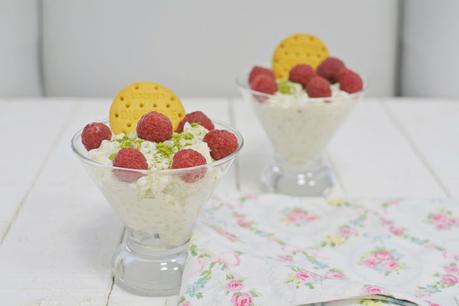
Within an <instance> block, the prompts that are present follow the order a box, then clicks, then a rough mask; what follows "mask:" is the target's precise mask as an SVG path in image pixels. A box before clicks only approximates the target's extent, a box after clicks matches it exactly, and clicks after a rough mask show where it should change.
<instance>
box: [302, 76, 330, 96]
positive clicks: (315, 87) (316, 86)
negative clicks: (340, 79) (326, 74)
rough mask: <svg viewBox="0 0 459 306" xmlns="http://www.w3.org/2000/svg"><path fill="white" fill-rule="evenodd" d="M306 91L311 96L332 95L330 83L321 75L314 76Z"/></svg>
mask: <svg viewBox="0 0 459 306" xmlns="http://www.w3.org/2000/svg"><path fill="white" fill-rule="evenodd" d="M306 92H307V93H308V96H310V97H311V98H322V97H330V96H331V88H330V83H329V82H328V81H327V80H326V79H324V78H323V77H321V76H316V77H313V78H312V79H311V80H310V81H309V83H308V86H306Z"/></svg>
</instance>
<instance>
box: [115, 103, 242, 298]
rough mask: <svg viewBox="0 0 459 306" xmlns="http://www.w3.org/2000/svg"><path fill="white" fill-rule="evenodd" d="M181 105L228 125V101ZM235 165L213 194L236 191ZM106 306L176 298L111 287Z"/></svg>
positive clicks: (189, 110) (188, 110) (190, 110)
mask: <svg viewBox="0 0 459 306" xmlns="http://www.w3.org/2000/svg"><path fill="white" fill-rule="evenodd" d="M183 104H184V106H185V108H186V110H187V112H192V111H198V110H199V111H202V112H204V113H205V114H206V115H207V116H209V117H210V118H211V119H213V120H216V121H220V122H223V123H230V119H231V118H230V113H229V101H228V100H226V99H211V98H207V99H184V101H183ZM235 168H236V165H233V167H232V168H231V169H230V170H229V172H228V173H227V174H226V176H225V177H223V178H222V180H221V182H220V183H219V185H218V186H217V188H216V190H215V193H216V194H218V195H221V196H225V195H230V194H232V193H234V192H235V191H236V175H235V173H236V170H235ZM108 305H111V306H121V305H126V306H127V305H129V306H130V305H136V306H154V305H177V296H171V297H167V298H145V297H138V296H135V295H132V294H130V293H128V292H126V291H124V290H123V289H121V288H118V287H116V286H115V287H113V290H112V292H111V294H110V298H109V302H108Z"/></svg>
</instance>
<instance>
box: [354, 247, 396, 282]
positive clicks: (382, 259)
mask: <svg viewBox="0 0 459 306" xmlns="http://www.w3.org/2000/svg"><path fill="white" fill-rule="evenodd" d="M401 257H402V255H401V254H400V253H399V252H397V251H396V250H393V249H392V250H388V249H385V248H376V249H373V250H371V251H369V252H367V253H365V254H363V256H362V257H361V258H360V260H359V264H360V265H363V266H364V267H367V268H368V269H371V270H374V271H377V272H380V273H382V274H384V275H385V276H388V275H390V274H392V273H398V272H400V270H402V269H403V268H404V266H403V265H402V264H401V263H400V259H401Z"/></svg>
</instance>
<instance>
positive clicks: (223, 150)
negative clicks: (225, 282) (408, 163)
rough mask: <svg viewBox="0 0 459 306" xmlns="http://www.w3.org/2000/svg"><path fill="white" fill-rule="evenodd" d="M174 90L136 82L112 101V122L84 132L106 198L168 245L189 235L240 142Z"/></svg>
mask: <svg viewBox="0 0 459 306" xmlns="http://www.w3.org/2000/svg"><path fill="white" fill-rule="evenodd" d="M158 91H163V92H162V94H157V92H158ZM168 91H170V90H169V89H167V88H165V87H162V85H160V84H156V83H135V84H133V85H130V86H129V87H127V88H125V89H123V90H122V91H121V92H120V93H119V94H118V95H117V97H116V98H115V100H114V102H113V104H112V107H111V111H110V127H109V126H108V125H107V124H105V123H102V122H93V123H90V124H88V125H86V126H85V128H84V129H83V131H82V133H81V141H82V143H83V145H84V147H85V148H86V150H87V156H86V157H87V158H88V159H89V160H91V161H92V163H91V164H89V165H86V167H87V168H88V170H89V173H90V174H91V175H92V176H93V178H94V180H95V182H96V183H97V184H98V186H99V187H100V189H101V190H102V192H103V194H104V196H105V197H106V198H107V200H108V201H109V203H110V204H111V205H112V206H113V208H114V209H115V211H116V212H117V213H118V215H119V216H120V218H121V219H122V221H123V222H124V224H125V225H126V226H127V227H128V228H129V229H131V230H133V231H135V232H138V233H143V234H145V235H148V236H152V237H155V238H156V239H157V241H159V242H160V243H161V245H160V247H162V248H171V247H175V246H181V245H184V244H185V243H186V242H187V241H188V240H189V238H190V235H191V230H192V226H193V224H194V222H195V220H196V218H197V216H198V214H199V212H200V209H201V207H202V205H203V204H205V203H206V202H207V200H208V199H209V197H210V196H211V194H212V192H213V190H214V187H215V185H216V183H217V182H218V181H219V179H220V178H221V176H222V175H223V174H224V173H225V172H226V170H227V169H228V168H229V166H230V165H231V162H225V160H226V159H227V157H228V158H230V157H229V156H230V155H232V154H233V153H234V152H236V151H237V150H238V149H239V145H240V144H239V142H238V138H237V137H236V136H235V135H234V134H233V133H232V132H231V131H229V130H226V129H219V127H220V126H217V127H215V125H214V123H213V122H212V120H211V119H210V118H208V117H207V116H206V115H205V114H204V113H203V112H201V111H196V112H191V113H187V114H186V113H185V111H184V108H183V106H182V104H181V102H180V100H179V99H178V97H176V96H173V95H172V93H170V92H168ZM139 92H140V94H139ZM167 95H169V96H170V97H167ZM165 97H166V98H165ZM128 98H129V100H128ZM158 99H159V100H158ZM164 100H165V102H164V107H162V105H161V104H160V102H161V101H164ZM118 104H121V106H120V105H118ZM136 108H137V109H136ZM126 109H128V110H129V111H132V112H131V113H127V112H126ZM123 112H124V113H123ZM132 114H134V115H135V114H139V116H138V118H136V117H135V116H133V115H132ZM218 161H221V162H218Z"/></svg>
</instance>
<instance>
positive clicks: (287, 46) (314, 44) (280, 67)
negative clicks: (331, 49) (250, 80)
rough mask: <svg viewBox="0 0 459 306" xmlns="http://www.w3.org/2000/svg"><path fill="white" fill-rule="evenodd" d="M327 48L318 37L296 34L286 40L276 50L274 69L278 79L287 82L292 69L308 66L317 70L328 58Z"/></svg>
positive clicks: (273, 59) (273, 62)
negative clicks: (301, 65) (302, 65)
mask: <svg viewBox="0 0 459 306" xmlns="http://www.w3.org/2000/svg"><path fill="white" fill-rule="evenodd" d="M328 55H329V54H328V48H327V46H326V45H325V44H324V43H323V42H322V41H321V40H320V39H319V38H318V37H316V36H314V35H311V34H306V33H296V34H293V35H290V36H288V37H286V38H284V39H283V40H282V41H281V42H280V43H279V44H278V45H277V47H276V49H275V50H274V54H273V58H272V67H273V71H274V75H275V76H276V78H277V79H280V80H287V79H288V73H289V71H290V69H291V68H292V67H293V66H295V65H297V64H308V65H310V66H312V68H314V69H316V68H317V66H318V65H319V64H320V63H321V62H322V61H323V60H324V59H326V58H327V57H328Z"/></svg>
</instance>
